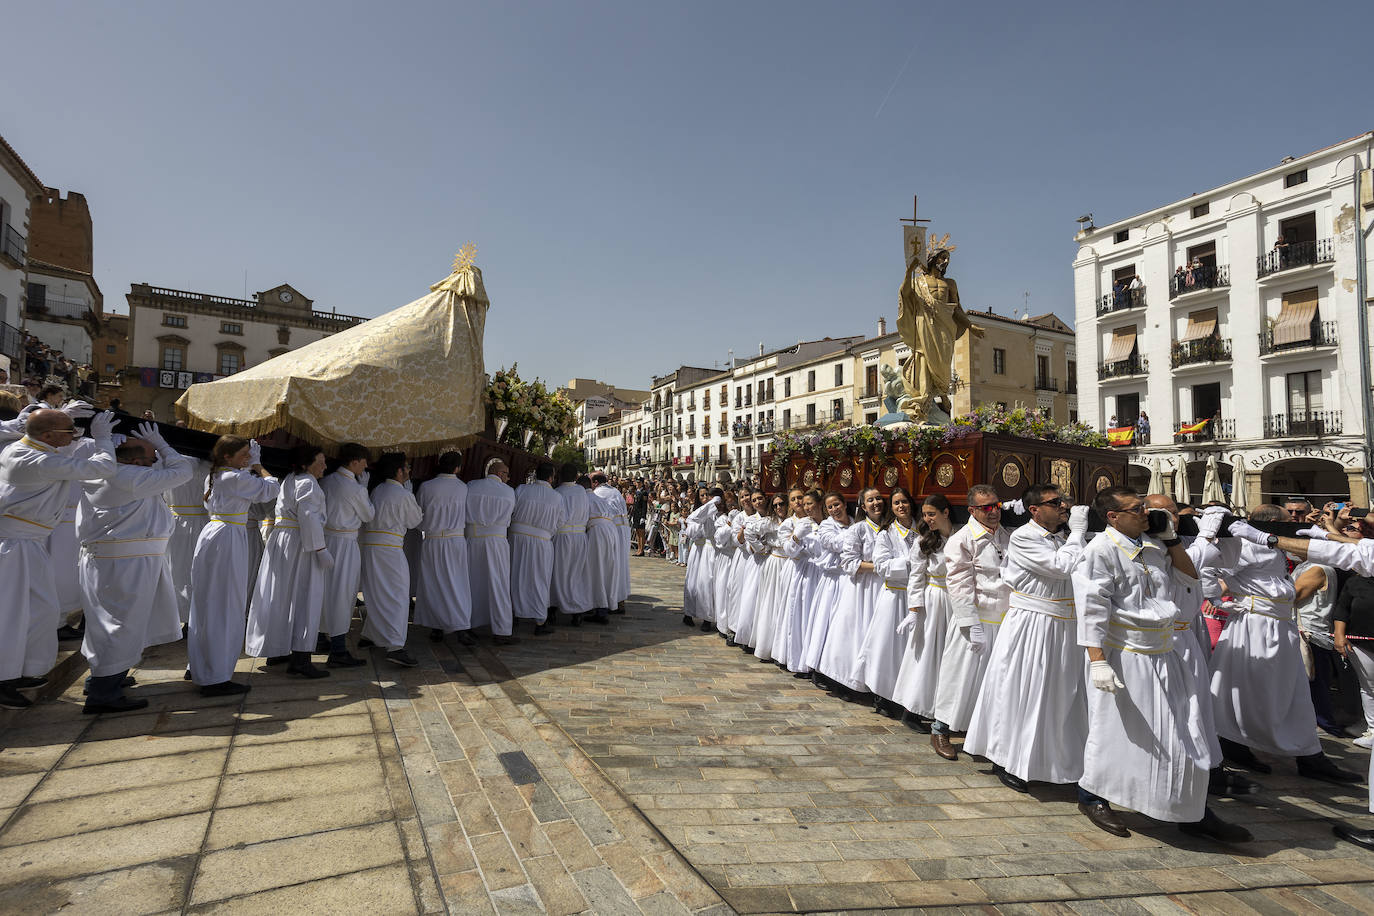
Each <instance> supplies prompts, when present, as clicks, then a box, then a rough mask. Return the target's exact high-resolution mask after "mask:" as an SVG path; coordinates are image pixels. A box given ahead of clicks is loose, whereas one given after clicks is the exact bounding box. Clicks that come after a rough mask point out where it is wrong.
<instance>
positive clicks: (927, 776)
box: [0, 560, 1374, 916]
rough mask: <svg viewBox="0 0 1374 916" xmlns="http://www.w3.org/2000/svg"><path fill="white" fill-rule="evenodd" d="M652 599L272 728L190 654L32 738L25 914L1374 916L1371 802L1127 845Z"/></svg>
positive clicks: (286, 709) (644, 570)
mask: <svg viewBox="0 0 1374 916" xmlns="http://www.w3.org/2000/svg"><path fill="white" fill-rule="evenodd" d="M632 569H633V573H634V583H635V589H636V594H635V596H634V597H632V599H631V601H630V603H629V613H628V614H627V615H625V616H621V617H615V618H613V619H612V624H611V625H610V626H608V627H597V626H592V625H584V626H583V627H580V628H577V629H572V628H568V627H560V628H558V629H557V631H556V632H555V633H554V634H553V635H551V636H546V637H539V638H534V637H531V636H529V635H527V634H528V630H525V631H523V634H522V635H525V639H524V641H523V642H522V643H521V644H520V645H517V646H513V647H510V648H504V649H501V650H493V649H491V648H489V647H486V646H483V647H481V648H478V649H476V650H471V649H465V648H461V647H458V646H457V645H455V644H452V643H451V642H450V643H444V644H434V643H430V642H429V641H428V640H427V638H426V633H425V632H424V631H421V630H412V632H411V650H412V652H413V653H414V654H415V655H416V656H417V658H419V659H420V662H421V665H420V667H419V668H417V669H413V670H402V669H397V668H394V667H393V666H390V665H388V664H387V663H386V662H385V661H383V660H382V659H381V658H380V656H378V657H376V658H374V659H373V665H372V666H370V667H367V668H361V669H355V670H353V671H349V672H339V671H335V672H334V673H333V676H332V677H331V678H329V679H328V680H320V681H301V680H293V679H289V678H287V677H286V676H284V675H282V674H279V673H276V672H275V671H266V670H263V669H262V668H261V667H260V664H259V663H258V662H255V661H252V660H247V659H245V660H243V662H242V663H241V666H240V667H241V670H242V671H243V672H246V673H247V672H251V673H248V674H247V676H248V677H249V678H250V681H251V683H253V685H254V689H253V691H252V692H251V693H250V694H248V695H247V697H246V698H244V699H242V700H240V699H239V698H232V699H202V698H201V697H199V696H198V695H197V694H195V693H194V692H193V691H191V690H190V689H189V687H188V685H186V684H185V683H184V682H183V681H182V680H181V671H182V666H183V664H184V654H183V653H182V650H181V647H180V646H179V645H177V646H169V647H164V648H162V649H159V650H157V651H156V652H155V653H153V654H152V655H151V656H150V657H149V659H148V660H147V664H146V665H145V667H144V668H143V669H141V670H139V671H138V672H137V676H138V679H139V681H140V685H139V686H138V687H137V688H134V692H136V693H137V694H140V695H143V696H147V697H148V698H149V699H150V700H151V701H152V705H151V706H150V708H149V710H148V711H147V712H146V713H143V714H138V715H129V716H122V717H120V716H111V717H86V716H82V715H81V714H80V702H81V696H80V689H81V688H80V684H79V683H78V684H77V685H75V686H74V687H73V688H72V689H70V690H68V691H67V692H66V693H65V694H64V695H63V696H61V697H60V698H59V699H57V700H55V701H51V702H47V703H44V704H41V705H40V706H38V707H35V708H34V709H32V710H29V711H27V712H25V713H22V714H19V715H16V716H14V717H11V718H10V720H9V723H8V725H7V726H6V727H4V728H3V730H0V748H2V749H0V913H10V912H14V913H26V914H29V913H45V912H55V911H59V910H60V911H62V912H64V913H68V912H73V913H75V912H99V913H102V914H104V913H162V912H197V913H199V912H251V913H261V912H274V913H279V912H316V911H318V912H330V911H339V910H342V909H345V908H346V909H347V910H349V911H352V912H361V913H389V912H396V913H414V912H443V911H445V910H447V911H448V912H452V913H463V914H467V913H474V914H476V913H502V914H507V913H512V914H513V913H555V914H572V913H584V912H585V913H595V914H603V913H605V914H659V913H664V914H668V913H671V914H679V916H680V914H686V913H697V914H709V916H723V914H728V913H730V912H740V913H775V912H812V911H820V912H829V911H841V910H843V911H856V910H864V909H877V908H883V909H889V910H905V909H907V908H917V907H936V906H949V905H953V906H961V907H964V908H966V909H967V911H968V912H975V911H976V912H980V913H981V912H990V911H1002V912H1049V913H1057V912H1085V913H1088V912H1091V913H1096V912H1139V911H1146V912H1180V911H1182V912H1227V913H1248V912H1252V911H1253V912H1262V913H1279V912H1336V913H1365V912H1370V911H1374V883H1364V882H1374V855H1370V854H1367V853H1365V852H1363V851H1362V850H1360V849H1358V848H1356V847H1354V846H1350V845H1348V844H1345V843H1342V842H1340V841H1338V840H1336V839H1335V838H1334V837H1332V836H1331V833H1330V826H1329V822H1330V820H1332V819H1335V818H1348V819H1353V820H1357V821H1359V822H1360V823H1365V824H1367V823H1368V818H1367V816H1365V815H1364V814H1363V812H1364V799H1363V789H1360V790H1359V791H1358V793H1348V792H1345V791H1343V790H1339V789H1336V788H1334V787H1327V786H1324V785H1323V784H1320V783H1312V782H1308V781H1301V780H1298V779H1297V778H1296V776H1295V775H1293V771H1292V765H1291V763H1289V762H1286V761H1282V762H1276V769H1277V770H1278V773H1277V774H1276V775H1275V776H1272V777H1266V778H1264V780H1263V781H1264V782H1265V785H1266V792H1265V793H1264V794H1262V795H1259V796H1256V797H1254V798H1252V799H1246V800H1238V801H1225V802H1222V803H1221V810H1222V813H1223V816H1225V817H1227V818H1229V819H1233V820H1236V821H1239V822H1242V823H1245V824H1247V825H1248V826H1249V827H1250V829H1251V830H1252V831H1253V832H1254V833H1255V834H1256V837H1257V842H1255V843H1252V844H1248V845H1247V846H1246V847H1245V848H1244V849H1243V850H1242V849H1241V848H1236V849H1225V848H1221V847H1218V846H1215V845H1211V844H1207V843H1201V842H1193V841H1188V840H1186V839H1185V838H1184V837H1183V836H1181V835H1180V834H1178V833H1177V832H1176V831H1175V830H1173V829H1172V828H1168V827H1164V826H1162V825H1152V824H1150V823H1149V822H1147V821H1145V820H1144V819H1141V818H1135V817H1131V816H1129V815H1128V820H1129V821H1130V823H1131V826H1132V827H1133V829H1135V830H1136V834H1135V836H1133V837H1132V838H1130V839H1127V840H1120V839H1117V838H1115V837H1111V836H1109V835H1107V834H1104V833H1102V832H1100V831H1098V830H1095V829H1094V828H1092V827H1091V826H1089V825H1088V824H1087V822H1086V821H1085V820H1084V819H1083V818H1081V817H1080V816H1079V815H1078V814H1077V812H1076V809H1075V806H1074V804H1073V799H1072V796H1071V794H1070V793H1069V792H1067V791H1065V790H1063V789H1058V788H1043V789H1041V788H1038V787H1036V788H1033V790H1032V794H1031V795H1030V796H1026V795H1020V794H1017V793H1015V792H1012V791H1010V790H1008V789H1005V788H1003V787H1002V786H1001V785H1000V783H998V782H997V781H996V779H995V778H994V777H992V776H991V774H990V770H989V768H988V765H987V764H986V763H980V762H978V761H972V760H968V759H963V760H960V761H959V762H957V763H947V762H945V761H942V760H940V759H939V758H937V757H935V755H934V754H933V752H932V751H931V750H930V748H929V745H928V743H927V740H926V739H925V737H924V736H921V735H917V734H915V733H913V732H911V731H909V730H908V729H906V728H905V727H904V726H902V725H900V724H898V723H895V722H893V721H891V720H889V719H884V718H880V717H878V716H876V715H874V714H873V713H872V712H870V711H868V710H867V709H865V708H861V707H859V706H856V705H853V704H848V703H844V702H842V701H840V700H838V699H836V698H834V697H831V696H828V695H826V694H824V693H822V692H821V691H818V690H816V689H815V688H814V687H812V686H810V684H809V683H807V682H803V681H798V680H794V679H793V678H791V677H789V676H788V675H787V674H786V673H785V672H781V671H779V670H778V669H777V668H776V667H774V666H772V665H766V664H762V663H760V662H758V661H757V660H754V659H753V658H752V656H745V655H743V654H742V653H740V652H739V651H738V650H736V649H731V648H727V647H726V646H725V645H724V643H723V642H722V641H721V640H720V639H719V638H718V637H716V636H715V635H711V634H705V633H701V632H700V631H698V630H688V629H687V628H686V627H684V626H683V625H682V624H681V622H680V614H681V611H680V609H679V605H680V594H681V582H682V576H681V571H680V570H679V569H678V568H676V567H673V566H670V565H668V564H665V563H663V562H661V561H652V560H635V561H633V566H632ZM1327 747H1328V750H1329V751H1330V752H1331V753H1332V756H1333V757H1336V758H1337V759H1343V758H1348V759H1347V761H1346V762H1347V763H1348V764H1349V765H1351V766H1355V767H1363V766H1364V765H1365V761H1366V758H1365V757H1364V752H1362V751H1358V750H1357V749H1353V748H1352V747H1351V746H1350V745H1349V743H1348V742H1327ZM1352 751H1353V753H1352ZM1242 853H1243V854H1242ZM992 904H995V905H996V907H993V906H991V905H992Z"/></svg>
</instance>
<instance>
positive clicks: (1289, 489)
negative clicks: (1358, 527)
mask: <svg viewBox="0 0 1374 916" xmlns="http://www.w3.org/2000/svg"><path fill="white" fill-rule="evenodd" d="M1260 496H1261V498H1262V499H1263V500H1264V501H1265V502H1270V503H1279V504H1282V503H1283V501H1284V500H1285V499H1286V498H1287V497H1290V496H1301V497H1303V498H1304V499H1307V500H1310V501H1311V502H1312V503H1313V504H1315V505H1318V506H1320V505H1322V504H1324V503H1326V502H1329V501H1331V500H1337V501H1342V502H1343V501H1345V500H1348V499H1350V482H1349V479H1348V478H1347V477H1346V474H1345V468H1344V467H1342V466H1341V465H1339V464H1337V463H1336V462H1334V461H1328V460H1327V459H1325V458H1289V459H1288V460H1287V461H1276V462H1274V463H1273V464H1270V465H1266V466H1265V468H1264V470H1263V471H1262V472H1261V474H1260Z"/></svg>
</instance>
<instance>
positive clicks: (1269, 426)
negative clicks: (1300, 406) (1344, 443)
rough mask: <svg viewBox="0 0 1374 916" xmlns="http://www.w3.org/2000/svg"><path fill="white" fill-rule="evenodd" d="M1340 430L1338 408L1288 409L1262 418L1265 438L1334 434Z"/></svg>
mask: <svg viewBox="0 0 1374 916" xmlns="http://www.w3.org/2000/svg"><path fill="white" fill-rule="evenodd" d="M1340 432H1341V412H1340V411H1339V410H1290V411H1288V412H1287V413H1276V414H1272V415H1269V416H1266V417H1265V418H1264V435H1265V438H1275V437H1285V436H1301V437H1304V438H1314V437H1318V436H1334V435H1339V434H1340Z"/></svg>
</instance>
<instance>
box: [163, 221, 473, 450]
mask: <svg viewBox="0 0 1374 916" xmlns="http://www.w3.org/2000/svg"><path fill="white" fill-rule="evenodd" d="M490 305H491V303H490V301H489V300H488V299H487V293H486V290H485V289H484V288H483V286H482V272H481V271H480V270H479V269H478V268H476V267H474V266H472V263H471V252H470V251H468V249H466V248H465V249H464V253H461V254H460V255H459V257H458V259H457V261H455V263H454V270H453V273H452V274H450V275H449V276H448V278H447V279H445V280H443V281H442V282H440V283H436V284H435V285H434V286H432V287H430V293H429V295H427V296H424V297H423V298H420V299H416V300H415V301H414V302H412V303H410V304H409V305H403V306H401V307H400V308H398V309H395V310H394V311H391V312H387V313H386V314H385V315H382V316H381V317H379V318H374V319H372V320H371V321H366V322H364V323H362V324H359V325H355V326H354V327H351V328H349V329H348V330H346V331H343V332H341V333H339V334H335V335H333V336H332V337H326V338H324V339H322V340H317V341H315V342H314V343H311V344H308V345H306V346H304V347H301V348H300V349H299V350H293V351H292V352H290V353H283V354H282V355H281V356H278V357H276V358H275V359H270V360H268V361H267V362H265V363H261V364H259V365H257V366H254V367H252V368H251V369H246V370H244V371H243V372H240V373H238V374H236V375H232V376H229V377H228V378H222V379H218V380H216V381H213V382H205V383H201V384H197V385H192V386H191V387H190V388H188V389H186V393H185V394H183V395H182V396H181V398H180V399H179V400H178V401H177V403H176V411H177V416H178V417H180V418H181V419H183V420H185V421H186V424H187V425H188V426H190V427H191V428H192V429H198V430H203V431H205V432H210V433H216V434H218V435H236V436H246V437H252V436H262V435H266V434H268V433H270V432H272V431H273V430H276V429H284V430H286V431H287V432H289V433H291V434H293V435H295V436H299V437H300V438H302V439H305V440H306V441H308V442H312V443H316V444H318V445H320V446H323V447H324V448H325V449H326V450H328V451H331V452H332V451H333V449H334V448H335V447H337V446H338V445H340V444H341V443H344V442H357V443H360V444H361V445H365V446H367V447H368V448H370V449H373V450H374V451H380V450H383V449H386V450H390V449H400V450H404V451H406V452H407V453H409V454H412V455H426V454H435V453H437V452H440V451H442V450H444V449H445V448H452V447H455V446H461V445H465V444H467V443H468V442H469V441H471V439H472V438H473V437H475V436H476V435H477V434H479V433H480V432H481V431H482V429H483V427H484V426H485V423H486V411H485V406H484V405H483V403H482V393H483V390H484V387H485V384H486V377H485V372H484V369H483V366H482V332H483V328H484V326H485V324H486V315H487V309H488V307H490Z"/></svg>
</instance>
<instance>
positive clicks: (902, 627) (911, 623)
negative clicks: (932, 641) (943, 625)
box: [897, 608, 919, 636]
mask: <svg viewBox="0 0 1374 916" xmlns="http://www.w3.org/2000/svg"><path fill="white" fill-rule="evenodd" d="M918 616H919V614H918V613H917V609H916V608H913V609H912V610H910V611H908V612H907V613H905V614H903V615H902V619H901V620H899V621H897V635H898V636H906V635H907V634H908V633H910V632H911V631H912V630H914V629H916V618H917V617H918Z"/></svg>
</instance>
